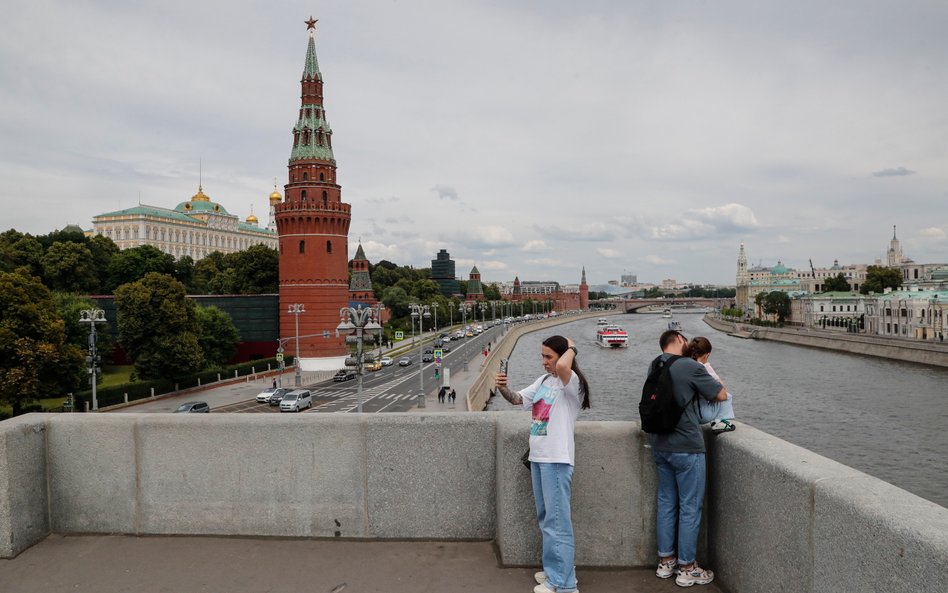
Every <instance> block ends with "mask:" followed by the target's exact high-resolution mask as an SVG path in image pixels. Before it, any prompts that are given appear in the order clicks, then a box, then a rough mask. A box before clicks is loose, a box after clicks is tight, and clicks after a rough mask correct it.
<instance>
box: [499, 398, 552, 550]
mask: <svg viewBox="0 0 948 593" xmlns="http://www.w3.org/2000/svg"><path fill="white" fill-rule="evenodd" d="M494 415H495V416H496V418H497V517H496V522H497V537H496V541H497V548H498V550H499V553H500V563H501V564H503V565H504V566H540V565H541V564H542V561H541V556H542V550H543V542H542V539H541V537H540V529H539V527H538V526H537V511H536V505H535V504H534V502H533V483H532V481H531V479H530V470H528V469H527V468H526V467H524V466H523V464H522V463H521V462H520V457H521V456H522V455H523V453H524V451H526V450H527V447H528V446H529V437H530V423H531V419H530V414H529V413H527V412H494Z"/></svg>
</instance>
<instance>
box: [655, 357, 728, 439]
mask: <svg viewBox="0 0 948 593" xmlns="http://www.w3.org/2000/svg"><path fill="white" fill-rule="evenodd" d="M670 356H671V355H670V354H667V353H662V356H661V358H662V360H668V358H669V357H670ZM653 364H654V361H653ZM651 370H652V367H651V366H649V371H650V372H651ZM669 372H670V373H671V379H672V385H673V386H674V389H675V399H676V400H678V405H680V406H685V411H684V412H683V413H682V415H681V420H679V421H678V425H677V426H676V427H675V430H674V432H670V433H668V434H650V435H648V437H649V442H650V443H651V445H652V449H654V450H656V451H667V452H669V453H704V437H703V436H702V434H701V428H700V426H699V422H698V409H697V402H694V403H692V401H691V400H692V398H693V397H694V396H695V394H696V393H697V394H698V397H703V398H705V399H706V400H709V401H711V400H713V399H714V398H715V397H717V395H718V394H719V393H720V392H721V388H722V387H723V386H722V385H721V384H720V383H719V382H718V381H717V380H715V379H714V377H712V376H711V375H709V374H708V371H707V369H705V368H704V365H703V364H701V363H700V362H697V361H695V360H692V359H690V358H688V357H684V358H679V359H678V360H676V361H675V363H674V364H672V366H671V370H670V371H669Z"/></svg>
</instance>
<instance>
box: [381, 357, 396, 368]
mask: <svg viewBox="0 0 948 593" xmlns="http://www.w3.org/2000/svg"><path fill="white" fill-rule="evenodd" d="M379 362H381V363H382V366H383V367H390V366H392V365H393V364H395V361H394V360H392V357H391V356H383V357H382V358H380V359H379Z"/></svg>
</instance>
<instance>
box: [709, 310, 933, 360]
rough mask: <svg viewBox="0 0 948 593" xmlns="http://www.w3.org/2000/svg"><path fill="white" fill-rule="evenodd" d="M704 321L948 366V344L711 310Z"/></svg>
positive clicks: (745, 332) (754, 334) (765, 336)
mask: <svg viewBox="0 0 948 593" xmlns="http://www.w3.org/2000/svg"><path fill="white" fill-rule="evenodd" d="M704 322H705V323H707V324H708V325H709V326H711V327H713V328H714V329H716V330H718V331H722V332H725V333H728V334H732V335H737V336H739V337H743V338H749V339H753V340H771V341H774V342H783V343H785V344H794V345H796V346H806V347H809V348H822V349H824V350H835V351H837V352H848V353H850V354H863V355H865V356H875V357H878V358H888V359H890V360H899V361H903V362H917V363H919V364H928V365H932V366H939V367H948V344H942V343H932V342H919V341H916V340H903V339H900V338H889V337H883V336H868V335H863V334H850V333H837V332H832V331H825V330H819V329H814V328H786V327H782V328H777V327H760V326H757V325H750V324H747V323H740V322H735V321H729V320H727V319H722V318H720V317H715V316H714V315H710V314H709V315H705V316H704Z"/></svg>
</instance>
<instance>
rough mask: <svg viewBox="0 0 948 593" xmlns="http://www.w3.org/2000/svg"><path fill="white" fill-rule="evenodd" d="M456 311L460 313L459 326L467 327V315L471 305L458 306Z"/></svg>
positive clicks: (462, 304)
mask: <svg viewBox="0 0 948 593" xmlns="http://www.w3.org/2000/svg"><path fill="white" fill-rule="evenodd" d="M458 311H460V312H461V325H467V315H468V313H470V312H471V303H461V304H459V305H458Z"/></svg>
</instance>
